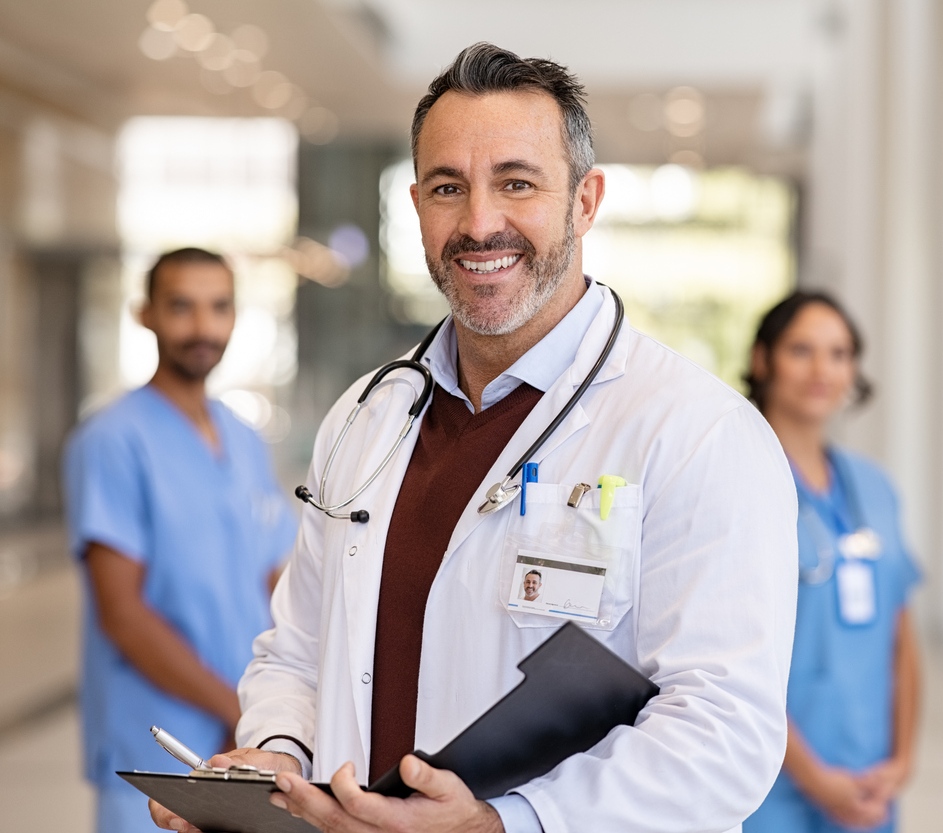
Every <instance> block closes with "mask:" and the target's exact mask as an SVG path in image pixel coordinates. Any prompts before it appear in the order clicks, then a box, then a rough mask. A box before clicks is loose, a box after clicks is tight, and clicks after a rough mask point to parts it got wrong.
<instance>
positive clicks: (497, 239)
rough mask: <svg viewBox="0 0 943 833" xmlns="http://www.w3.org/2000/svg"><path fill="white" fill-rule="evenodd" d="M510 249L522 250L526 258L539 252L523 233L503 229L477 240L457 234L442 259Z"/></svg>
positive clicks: (447, 244)
mask: <svg viewBox="0 0 943 833" xmlns="http://www.w3.org/2000/svg"><path fill="white" fill-rule="evenodd" d="M508 249H515V250H517V251H519V252H521V253H522V254H523V255H524V257H525V258H531V257H533V256H534V255H536V254H537V250H536V249H535V248H534V245H533V243H531V242H530V240H528V239H527V238H526V237H524V236H523V235H521V234H516V233H513V232H509V231H501V232H496V233H495V234H492V235H491V236H490V237H487V238H485V239H484V240H475V239H474V238H472V237H469V236H468V235H467V234H457V235H455V236H454V237H452V238H451V239H450V240H449V241H448V243H446V244H445V246H444V247H443V248H442V259H443V260H446V261H451V260H454V259H455V258H456V257H458V256H459V255H460V254H473V255H484V254H488V253H489V252H501V251H507V250H508Z"/></svg>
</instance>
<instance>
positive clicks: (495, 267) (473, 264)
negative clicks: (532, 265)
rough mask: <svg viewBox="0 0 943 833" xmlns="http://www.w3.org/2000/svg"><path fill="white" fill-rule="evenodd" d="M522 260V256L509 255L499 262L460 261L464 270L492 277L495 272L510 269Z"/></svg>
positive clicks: (498, 260) (499, 259) (500, 258)
mask: <svg viewBox="0 0 943 833" xmlns="http://www.w3.org/2000/svg"><path fill="white" fill-rule="evenodd" d="M520 259H521V255H508V256H507V257H499V258H498V259H497V260H459V263H460V264H461V266H462V268H463V269H467V270H468V271H469V272H477V273H478V274H479V275H490V274H492V273H494V272H500V271H501V270H502V269H510V268H511V267H512V266H513V265H514V264H515V263H517V262H518V261H519V260H520Z"/></svg>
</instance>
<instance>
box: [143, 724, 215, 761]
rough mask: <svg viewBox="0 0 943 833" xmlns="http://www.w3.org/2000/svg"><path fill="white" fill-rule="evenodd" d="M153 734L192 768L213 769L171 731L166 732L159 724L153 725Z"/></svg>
mask: <svg viewBox="0 0 943 833" xmlns="http://www.w3.org/2000/svg"><path fill="white" fill-rule="evenodd" d="M151 734H152V735H153V736H154V740H156V741H157V742H158V743H159V744H160V745H161V746H163V747H164V749H166V750H167V751H168V752H169V753H170V754H171V755H173V756H174V757H175V758H176V759H177V760H178V761H180V762H181V763H184V764H186V765H187V766H188V767H190V769H211V767H210V766H209V765H208V764H207V763H206V761H204V760H203V759H202V758H201V757H200V756H199V755H197V754H196V752H194V751H193V750H192V749H190V747H188V746H184V745H183V744H182V743H181V742H180V741H179V740H177V739H176V738H175V737H174V736H173V735H172V734H170V732H165V731H164V730H163V729H159V728H158V727H157V726H151Z"/></svg>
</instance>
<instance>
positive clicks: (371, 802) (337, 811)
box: [269, 755, 504, 833]
mask: <svg viewBox="0 0 943 833" xmlns="http://www.w3.org/2000/svg"><path fill="white" fill-rule="evenodd" d="M399 772H400V776H401V777H402V779H403V782H404V783H405V784H406V786H408V787H410V788H412V789H413V790H415V791H416V792H415V793H414V794H413V795H411V796H409V798H388V797H386V796H382V795H378V794H377V793H369V792H366V791H364V790H363V789H362V788H361V786H360V785H359V784H358V783H357V781H356V780H355V778H354V765H353V764H351V763H346V764H344V765H343V766H342V767H341V768H340V769H339V770H337V772H335V773H334V777H333V778H331V790H332V792H333V793H334V797H333V798H332V797H331V796H329V795H328V794H327V793H325V792H322V791H321V790H319V789H318V788H317V787H315V786H313V785H312V784H309V783H308V782H307V781H305V780H304V779H303V778H301V776H299V775H294V774H288V773H285V774H282V775H279V776H278V777H277V778H276V780H275V783H276V785H277V786H278V788H279V789H280V790H281V793H274V794H273V795H272V797H271V798H270V799H269V800H270V801H271V802H272V803H273V804H275V805H276V806H278V807H282V808H284V809H287V810H288V811H289V812H291V813H292V815H296V816H300V817H301V818H303V819H304V820H305V821H307V822H308V823H309V824H313V825H315V827H318V828H320V829H321V830H323V831H324V833H378V831H388V833H451V831H456V833H457V831H462V833H503V831H504V825H502V824H501V818H500V816H498V813H497V811H496V810H495V809H494V808H493V807H492V806H491V805H490V804H486V803H485V802H484V801H479V800H478V799H476V798H475V796H474V795H472V793H471V790H469V789H468V787H466V786H465V784H464V782H463V781H462V780H461V779H460V778H459V777H458V776H457V775H455V774H454V773H452V772H448V771H447V770H444V769H435V768H433V767H431V766H429V764H427V763H425V762H424V761H421V760H420V759H419V758H417V757H415V756H414V755H407V756H406V757H405V758H403V760H402V761H400V765H399Z"/></svg>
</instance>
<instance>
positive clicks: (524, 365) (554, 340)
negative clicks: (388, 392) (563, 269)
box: [422, 276, 604, 410]
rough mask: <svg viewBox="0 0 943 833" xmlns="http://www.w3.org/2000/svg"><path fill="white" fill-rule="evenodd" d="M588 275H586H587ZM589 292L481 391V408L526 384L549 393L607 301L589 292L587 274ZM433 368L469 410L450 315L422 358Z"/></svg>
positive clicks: (442, 383)
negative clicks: (460, 381) (461, 381)
mask: <svg viewBox="0 0 943 833" xmlns="http://www.w3.org/2000/svg"><path fill="white" fill-rule="evenodd" d="M584 277H585V276H584ZM585 280H586V286H587V291H586V292H584V293H583V297H582V298H580V300H579V301H577V303H576V305H575V306H574V307H573V309H571V310H570V311H569V312H568V313H567V314H566V315H565V316H564V317H563V319H562V320H561V321H560V322H559V323H558V324H557V325H556V326H555V327H554V328H553V329H552V330H551V331H550V332H549V333H547V335H545V336H544V337H543V338H542V339H541V340H540V341H539V342H537V344H535V345H534V346H533V347H531V348H530V350H528V351H527V352H526V353H525V354H524V355H523V356H521V357H520V358H519V359H518V360H517V361H516V362H514V364H512V365H511V366H510V367H509V368H508V369H507V370H505V371H504V373H502V374H501V375H500V376H498V377H497V378H496V379H493V380H492V381H491V382H489V383H488V384H487V385H486V386H485V389H484V390H483V391H482V394H481V408H482V410H485V409H486V408H490V407H491V406H492V405H494V404H495V403H496V402H500V401H501V400H502V399H504V397H505V396H507V395H508V394H509V393H510V392H511V391H513V390H514V389H515V388H517V387H518V386H519V385H521V384H523V383H527V384H528V385H530V386H531V387H534V388H536V389H537V390H539V391H543V392H545V393H546V391H547V390H549V388H550V386H551V385H552V384H553V383H554V382H556V380H557V379H559V378H560V376H562V375H563V373H564V372H565V371H566V369H567V368H568V367H569V366H570V365H571V364H573V361H574V359H575V358H576V353H577V350H578V349H579V346H580V344H581V343H582V341H583V337H584V336H585V335H586V332H587V331H588V330H589V327H590V325H591V324H592V322H593V319H594V318H595V317H596V315H597V314H598V313H599V310H600V309H601V307H602V305H603V301H604V295H603V294H602V293H600V292H592V291H590V290H591V288H592V287H593V285H594V281H593V279H592V278H590V277H585ZM422 361H423V363H424V364H426V365H428V366H429V369H430V370H431V371H432V378H433V379H434V380H435V382H436V384H437V385H439V387H441V388H442V389H443V390H445V391H446V392H447V393H449V394H451V395H452V396H455V397H458V398H459V399H461V400H463V401H464V402H465V403H466V405H467V406H468V408H469V410H474V407H473V406H472V403H471V401H470V400H469V399H468V397H467V396H465V394H464V393H463V392H462V389H461V388H460V387H459V385H458V343H457V342H456V339H455V326H454V325H453V323H452V319H451V317H450V318H449V319H448V320H447V321H446V322H445V324H444V325H443V326H442V328H441V329H440V330H439V332H438V333H437V334H436V337H435V338H434V339H433V341H432V344H430V345H429V349H428V350H427V351H426V353H425V355H424V356H423V357H422Z"/></svg>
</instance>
